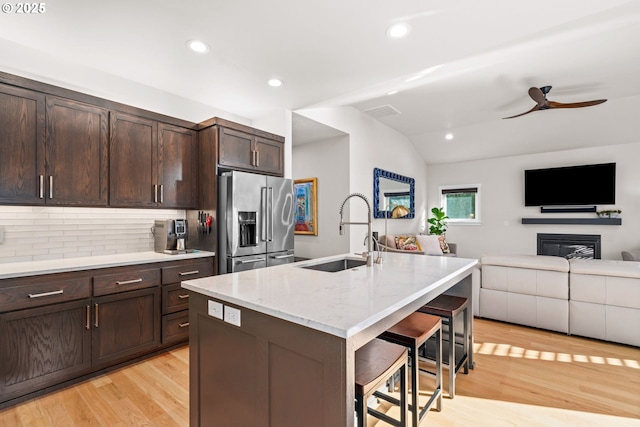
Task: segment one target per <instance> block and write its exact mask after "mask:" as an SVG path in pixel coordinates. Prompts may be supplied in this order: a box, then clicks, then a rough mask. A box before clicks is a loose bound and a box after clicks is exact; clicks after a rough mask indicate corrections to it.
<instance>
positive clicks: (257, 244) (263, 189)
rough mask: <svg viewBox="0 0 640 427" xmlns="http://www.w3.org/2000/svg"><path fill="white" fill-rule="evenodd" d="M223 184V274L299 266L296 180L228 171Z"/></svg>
mask: <svg viewBox="0 0 640 427" xmlns="http://www.w3.org/2000/svg"><path fill="white" fill-rule="evenodd" d="M219 178H220V179H219V185H218V254H217V255H218V272H219V273H220V274H224V273H233V272H236V271H244V270H252V269H254V268H261V267H270V266H272V265H279V264H286V263H289V262H293V260H294V254H293V240H294V239H293V230H294V209H295V200H294V195H293V181H292V180H290V179H285V178H278V177H272V176H266V175H258V174H252V173H245V172H238V171H233V172H225V173H224V174H222V175H221V176H220V177H219Z"/></svg>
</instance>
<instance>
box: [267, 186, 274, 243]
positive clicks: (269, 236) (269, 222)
mask: <svg viewBox="0 0 640 427" xmlns="http://www.w3.org/2000/svg"><path fill="white" fill-rule="evenodd" d="M267 194H268V197H269V198H268V203H269V206H268V207H267V215H269V217H268V218H267V225H268V226H269V231H268V233H267V241H268V242H272V241H273V187H268V188H267Z"/></svg>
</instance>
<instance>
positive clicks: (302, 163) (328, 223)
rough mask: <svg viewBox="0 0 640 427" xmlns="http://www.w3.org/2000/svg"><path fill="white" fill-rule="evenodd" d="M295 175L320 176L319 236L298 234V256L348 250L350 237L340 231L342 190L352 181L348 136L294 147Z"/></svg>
mask: <svg viewBox="0 0 640 427" xmlns="http://www.w3.org/2000/svg"><path fill="white" fill-rule="evenodd" d="M293 158H294V159H295V161H294V163H293V178H294V179H303V178H317V179H318V189H317V196H318V235H317V236H311V235H296V236H295V253H296V256H298V257H303V258H318V257H323V256H329V255H337V254H342V253H345V252H348V251H349V239H348V238H347V237H346V235H345V236H341V235H340V234H339V225H340V215H339V214H338V213H339V207H340V204H341V203H342V201H343V200H344V195H343V192H342V191H337V189H340V188H343V187H345V183H347V182H348V181H349V137H348V136H339V137H334V138H328V139H325V140H322V141H318V142H313V143H309V144H303V145H296V146H294V147H293Z"/></svg>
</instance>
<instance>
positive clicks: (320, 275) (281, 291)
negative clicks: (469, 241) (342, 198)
mask: <svg viewBox="0 0 640 427" xmlns="http://www.w3.org/2000/svg"><path fill="white" fill-rule="evenodd" d="M345 256H346V257H349V258H354V259H357V258H358V257H357V256H355V255H349V254H342V255H336V256H330V257H325V258H319V259H314V260H311V261H302V262H297V263H292V264H285V265H280V266H275V267H269V268H262V269H257V270H249V271H243V272H239V273H231V274H224V275H219V276H211V277H205V278H201V279H195V280H188V281H184V282H182V287H184V288H186V289H188V290H190V291H193V292H198V293H200V294H202V295H205V296H208V297H211V298H214V299H217V300H220V301H223V302H227V303H229V304H233V305H237V306H240V307H245V308H248V309H251V310H254V311H257V312H260V313H263V314H267V315H270V316H274V317H277V318H280V319H283V320H287V321H290V322H293V323H297V324H301V325H304V326H307V327H310V328H313V329H316V330H320V331H323V332H326V333H329V334H332V335H336V336H338V337H341V338H349V337H351V336H354V335H356V334H358V333H359V332H360V331H363V330H364V329H366V328H368V327H369V326H371V325H373V324H375V323H376V322H378V321H380V320H381V319H384V318H385V317H387V316H389V315H390V314H392V313H394V312H395V311H396V310H398V309H401V308H403V307H405V306H408V305H409V304H411V303H412V302H414V301H417V300H418V299H420V298H422V297H424V296H425V295H427V294H430V293H431V294H435V295H437V294H439V293H441V292H442V291H444V290H446V289H447V287H448V286H450V283H451V282H452V281H457V280H460V279H462V278H464V277H465V276H467V275H469V274H470V273H471V271H472V270H473V268H474V267H475V266H476V265H477V264H478V260H476V259H465V258H454V257H438V256H418V255H406V254H395V253H386V254H385V255H384V258H385V259H384V263H383V264H374V265H373V267H366V266H363V267H357V268H352V269H349V270H344V271H339V272H335V273H330V272H325V271H316V270H311V269H305V268H301V267H303V266H306V265H313V264H319V263H323V262H327V261H331V260H336V259H340V258H344V257H345Z"/></svg>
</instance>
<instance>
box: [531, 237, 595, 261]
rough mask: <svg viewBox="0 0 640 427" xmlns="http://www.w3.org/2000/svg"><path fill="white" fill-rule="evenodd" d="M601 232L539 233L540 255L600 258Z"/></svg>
mask: <svg viewBox="0 0 640 427" xmlns="http://www.w3.org/2000/svg"><path fill="white" fill-rule="evenodd" d="M600 240H601V238H600V235H599V234H546V233H538V255H550V256H559V257H563V258H566V259H600Z"/></svg>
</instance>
